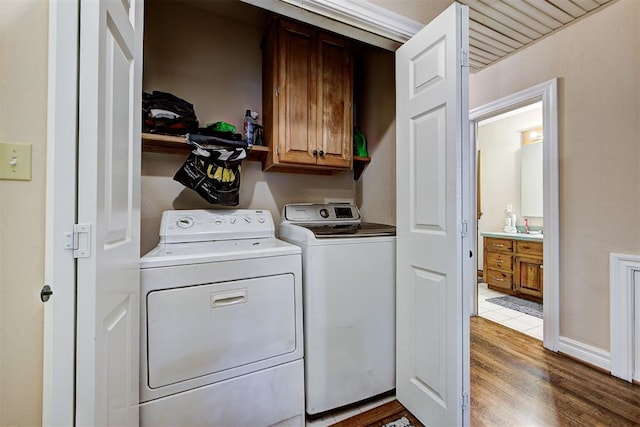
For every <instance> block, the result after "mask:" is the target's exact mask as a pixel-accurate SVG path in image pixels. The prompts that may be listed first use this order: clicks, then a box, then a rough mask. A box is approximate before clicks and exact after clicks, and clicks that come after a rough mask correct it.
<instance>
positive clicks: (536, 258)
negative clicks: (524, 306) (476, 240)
mask: <svg viewBox="0 0 640 427" xmlns="http://www.w3.org/2000/svg"><path fill="white" fill-rule="evenodd" d="M542 256H543V243H542V242H531V241H528V240H518V239H508V238H496V237H487V236H485V237H484V266H483V275H484V277H483V278H484V281H485V283H487V285H488V286H489V288H491V289H495V290H499V291H501V292H505V293H508V294H513V295H518V296H522V297H524V298H528V299H532V300H535V301H540V302H541V301H542V296H543V281H542V273H543V262H542V259H543V258H542Z"/></svg>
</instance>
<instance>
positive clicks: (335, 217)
mask: <svg viewBox="0 0 640 427" xmlns="http://www.w3.org/2000/svg"><path fill="white" fill-rule="evenodd" d="M282 216H283V218H284V219H285V220H286V221H289V222H293V223H323V224H328V223H341V224H342V223H358V222H360V211H358V208H357V207H355V206H354V205H350V204H319V203H300V204H291V205H285V207H284V212H283V215H282Z"/></svg>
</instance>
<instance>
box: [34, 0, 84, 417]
mask: <svg viewBox="0 0 640 427" xmlns="http://www.w3.org/2000/svg"><path fill="white" fill-rule="evenodd" d="M79 16H80V4H79V2H78V1H54V2H50V3H49V46H48V51H49V52H48V58H49V61H48V62H49V65H48V97H47V98H48V100H47V111H48V113H47V176H46V179H47V182H46V225H45V228H46V231H45V283H46V284H48V285H49V286H51V288H52V290H53V295H52V296H51V299H50V300H49V301H48V302H47V303H46V304H45V305H44V342H43V376H42V378H43V387H42V424H43V425H74V424H75V342H76V334H75V327H76V262H75V259H74V257H73V251H72V250H69V247H68V243H69V240H68V235H67V234H66V233H68V232H72V231H73V224H75V222H76V213H77V182H76V176H77V149H78V104H77V97H78V77H79V76H78V59H79V45H78V40H79Z"/></svg>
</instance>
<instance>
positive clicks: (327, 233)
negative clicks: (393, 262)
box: [296, 222, 396, 239]
mask: <svg viewBox="0 0 640 427" xmlns="http://www.w3.org/2000/svg"><path fill="white" fill-rule="evenodd" d="M296 225H298V226H300V227H305V228H308V229H309V230H311V232H313V234H314V236H315V237H316V238H317V239H327V238H340V239H344V238H349V237H377V236H395V235H396V227H395V226H393V225H386V224H376V223H373V222H361V223H358V224H331V225H326V224H323V225H317V224H314V225H307V224H296Z"/></svg>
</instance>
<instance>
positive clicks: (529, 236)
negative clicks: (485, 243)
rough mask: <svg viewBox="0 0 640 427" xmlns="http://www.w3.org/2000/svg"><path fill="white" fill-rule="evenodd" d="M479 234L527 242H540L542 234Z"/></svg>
mask: <svg viewBox="0 0 640 427" xmlns="http://www.w3.org/2000/svg"><path fill="white" fill-rule="evenodd" d="M480 234H481V235H482V236H487V237H498V238H503V239H516V240H528V241H531V242H540V241H542V234H525V233H505V232H504V231H490V232H489V231H486V232H482V233H480Z"/></svg>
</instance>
